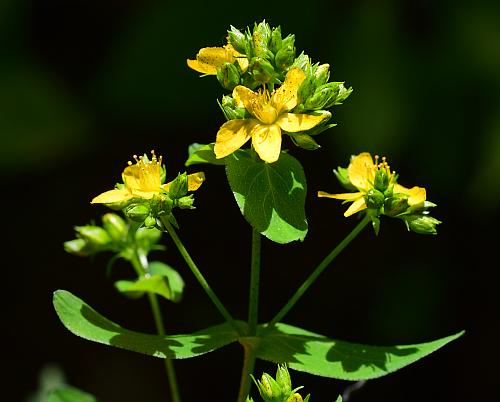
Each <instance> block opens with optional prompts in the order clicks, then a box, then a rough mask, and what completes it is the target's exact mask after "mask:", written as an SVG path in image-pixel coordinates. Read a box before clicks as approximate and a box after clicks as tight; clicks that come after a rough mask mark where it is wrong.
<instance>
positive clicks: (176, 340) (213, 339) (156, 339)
mask: <svg viewBox="0 0 500 402" xmlns="http://www.w3.org/2000/svg"><path fill="white" fill-rule="evenodd" d="M53 302H54V308H55V309H56V312H57V315H58V316H59V319H60V320H61V321H62V323H63V324H64V326H65V327H66V328H67V329H68V330H70V331H71V332H72V333H73V334H75V335H77V336H80V337H82V338H84V339H87V340H89V341H93V342H98V343H102V344H104V345H109V346H113V347H116V348H121V349H126V350H131V351H134V352H139V353H144V354H146V355H150V356H154V357H160V358H167V359H184V358H190V357H195V356H199V355H202V354H205V353H209V352H212V351H214V350H216V349H219V348H221V347H223V346H225V345H228V344H230V343H233V342H235V341H236V340H237V339H238V333H237V332H236V331H235V330H234V329H233V328H232V327H231V326H230V325H229V324H227V323H225V324H221V325H216V326H213V327H210V328H207V329H204V330H201V331H198V332H195V333H193V334H185V335H169V336H159V335H150V334H144V333H140V332H135V331H130V330H128V329H125V328H122V327H121V326H119V325H118V324H115V323H114V322H112V321H110V320H108V319H107V318H105V317H103V316H102V315H100V314H99V313H98V312H96V311H95V310H94V309H93V308H92V307H90V306H89V305H88V304H86V303H85V302H83V301H82V300H80V299H79V298H78V297H76V296H74V295H72V294H71V293H70V292H68V291H65V290H57V291H56V292H55V293H54V300H53ZM236 324H237V325H238V326H242V327H244V326H245V324H244V323H242V322H236Z"/></svg>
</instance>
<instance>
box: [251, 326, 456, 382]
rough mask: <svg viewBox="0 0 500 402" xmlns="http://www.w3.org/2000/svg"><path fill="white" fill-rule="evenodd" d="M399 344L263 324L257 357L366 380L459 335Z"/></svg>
mask: <svg viewBox="0 0 500 402" xmlns="http://www.w3.org/2000/svg"><path fill="white" fill-rule="evenodd" d="M463 333H464V332H463V331H462V332H459V333H457V334H455V335H451V336H448V337H446V338H442V339H438V340H435V341H432V342H427V343H421V344H415V345H403V346H369V345H361V344H357V343H349V342H344V341H338V340H335V339H329V338H327V337H325V336H322V335H318V334H315V333H312V332H309V331H306V330H304V329H301V328H297V327H293V326H291V325H287V324H281V323H280V324H277V325H276V327H275V328H272V329H271V328H266V327H263V328H261V330H260V336H261V341H260V344H259V348H258V350H257V357H259V358H260V359H263V360H267V361H271V362H274V363H281V364H285V363H287V364H288V367H290V368H292V369H294V370H298V371H305V372H307V373H311V374H314V375H318V376H323V377H330V378H337V379H340V380H350V381H359V380H369V379H372V378H377V377H381V376H384V375H386V374H389V373H392V372H394V371H396V370H399V369H401V368H403V367H405V366H407V365H409V364H411V363H413V362H415V361H417V360H419V359H421V358H422V357H425V356H427V355H428V354H430V353H432V352H434V351H436V350H438V349H439V348H441V347H443V346H444V345H446V344H447V343H449V342H451V341H453V340H454V339H457V338H458V337H460V336H461V335H463Z"/></svg>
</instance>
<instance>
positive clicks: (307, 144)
mask: <svg viewBox="0 0 500 402" xmlns="http://www.w3.org/2000/svg"><path fill="white" fill-rule="evenodd" d="M289 135H290V138H291V139H292V141H293V142H294V144H295V145H297V146H298V147H300V148H302V149H307V150H308V151H314V150H316V149H318V148H321V145H319V144H318V143H317V142H316V141H314V139H313V138H312V137H311V136H310V135H308V134H304V133H290V134H289Z"/></svg>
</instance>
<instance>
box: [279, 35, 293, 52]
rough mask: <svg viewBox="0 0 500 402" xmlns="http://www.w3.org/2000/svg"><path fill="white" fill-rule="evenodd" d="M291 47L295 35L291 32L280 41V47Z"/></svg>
mask: <svg viewBox="0 0 500 402" xmlns="http://www.w3.org/2000/svg"><path fill="white" fill-rule="evenodd" d="M288 46H290V47H292V48H293V49H295V35H293V34H290V35H288V36H287V37H286V38H285V39H283V40H282V41H281V47H282V48H283V47H288Z"/></svg>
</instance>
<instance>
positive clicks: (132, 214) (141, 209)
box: [123, 204, 150, 223]
mask: <svg viewBox="0 0 500 402" xmlns="http://www.w3.org/2000/svg"><path fill="white" fill-rule="evenodd" d="M123 213H124V214H125V216H126V217H127V218H129V219H131V220H133V221H134V222H141V223H142V222H144V220H145V219H146V218H147V217H148V216H149V213H150V209H149V206H148V205H147V204H131V205H129V206H128V207H127V208H125V209H124V211H123Z"/></svg>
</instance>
